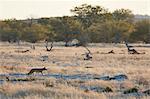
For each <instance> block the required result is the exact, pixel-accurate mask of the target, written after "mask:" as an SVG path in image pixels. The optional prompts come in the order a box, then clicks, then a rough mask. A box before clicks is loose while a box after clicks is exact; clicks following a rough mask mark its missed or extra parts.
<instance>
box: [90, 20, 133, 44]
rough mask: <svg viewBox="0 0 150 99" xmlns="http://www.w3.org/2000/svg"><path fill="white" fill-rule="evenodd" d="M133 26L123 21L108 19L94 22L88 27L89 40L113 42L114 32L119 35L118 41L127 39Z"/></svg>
mask: <svg viewBox="0 0 150 99" xmlns="http://www.w3.org/2000/svg"><path fill="white" fill-rule="evenodd" d="M133 30H134V26H133V25H132V24H129V23H128V22H124V21H115V20H110V21H106V22H103V23H95V24H93V25H92V26H91V27H90V28H89V34H90V37H91V41H93V42H105V43H108V42H114V41H115V35H116V33H117V34H118V35H119V42H120V41H123V40H124V39H127V38H128V37H129V35H130V33H131V32H133Z"/></svg>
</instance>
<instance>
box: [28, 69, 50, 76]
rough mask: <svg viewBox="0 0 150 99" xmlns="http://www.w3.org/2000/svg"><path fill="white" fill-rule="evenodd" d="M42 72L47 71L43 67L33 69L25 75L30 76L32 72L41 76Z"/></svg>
mask: <svg viewBox="0 0 150 99" xmlns="http://www.w3.org/2000/svg"><path fill="white" fill-rule="evenodd" d="M44 70H47V69H46V68H45V67H44V68H33V69H31V70H30V72H29V73H27V75H31V74H33V73H34V72H36V73H41V74H43V71H44Z"/></svg>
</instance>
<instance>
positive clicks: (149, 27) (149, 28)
mask: <svg viewBox="0 0 150 99" xmlns="http://www.w3.org/2000/svg"><path fill="white" fill-rule="evenodd" d="M130 41H132V42H136V41H144V42H145V43H150V20H148V19H146V20H142V21H138V22H136V23H135V31H134V32H133V33H132V34H131V36H130Z"/></svg>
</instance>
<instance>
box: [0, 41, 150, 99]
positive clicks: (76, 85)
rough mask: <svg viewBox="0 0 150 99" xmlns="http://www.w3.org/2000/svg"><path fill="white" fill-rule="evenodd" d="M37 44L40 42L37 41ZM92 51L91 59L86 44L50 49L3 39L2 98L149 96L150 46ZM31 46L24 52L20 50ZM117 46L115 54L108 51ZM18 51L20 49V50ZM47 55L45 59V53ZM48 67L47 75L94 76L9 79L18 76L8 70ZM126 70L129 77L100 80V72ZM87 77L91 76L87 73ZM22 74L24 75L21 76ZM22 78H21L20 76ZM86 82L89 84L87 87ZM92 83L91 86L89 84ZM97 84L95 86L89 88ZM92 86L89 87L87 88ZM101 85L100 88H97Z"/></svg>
mask: <svg viewBox="0 0 150 99" xmlns="http://www.w3.org/2000/svg"><path fill="white" fill-rule="evenodd" d="M37 45H38V44H37ZM88 48H89V49H90V51H91V52H92V57H93V58H92V59H91V60H84V55H83V54H84V53H85V52H87V50H86V49H85V48H83V47H62V46H57V47H55V46H54V48H53V49H52V51H51V52H47V51H46V49H45V47H43V46H36V48H35V50H33V49H31V48H30V46H28V45H26V46H24V45H21V46H16V45H15V44H14V45H13V44H8V43H7V44H6V43H1V45H0V68H1V69H0V75H1V76H0V80H1V84H0V93H1V95H0V97H2V98H8V97H9V98H26V99H30V98H33V99H34V98H35V99H37V98H39V99H42V98H48V97H52V99H116V98H117V99H120V98H123V99H126V98H129V99H130V98H131V99H132V98H137V97H138V98H139V97H140V98H144V99H148V98H149V96H146V95H143V94H140V92H143V91H144V90H147V89H150V76H149V75H150V48H144V47H137V48H136V47H135V49H136V50H137V51H139V52H141V53H143V52H145V54H137V55H132V54H128V52H127V49H126V48H125V46H120V45H118V46H116V47H114V46H112V45H111V46H109V44H108V45H107V47H98V46H92V47H88ZM25 50H29V52H25V53H22V52H20V51H25ZM110 50H114V52H115V54H106V53H107V52H109V51H110ZM18 51H19V52H18ZM45 56H46V57H48V58H47V59H46V60H45V61H43V57H45ZM42 67H46V68H47V69H48V70H47V71H44V72H43V73H44V75H50V74H58V75H68V76H65V77H66V78H67V77H69V75H80V76H81V75H85V76H86V75H92V77H93V79H88V78H87V79H86V80H85V79H82V78H81V77H79V78H80V79H78V76H77V79H63V78H61V77H59V78H57V77H55V76H41V74H35V75H34V74H33V75H31V76H25V77H24V78H29V79H31V78H34V79H36V80H34V81H32V80H31V81H27V82H19V81H18V82H17V81H16V82H15V83H13V82H11V81H8V79H7V77H9V79H10V80H11V79H16V78H15V77H13V76H12V77H11V76H10V75H9V74H24V75H26V73H28V72H29V71H30V69H32V68H42ZM117 74H124V75H126V76H127V77H128V79H126V80H123V81H116V80H109V81H105V80H99V79H94V77H97V76H106V75H109V76H113V75H117ZM87 77H88V76H87ZM20 78H21V77H20ZM20 78H19V79H20ZM85 86H86V87H85ZM89 86H90V87H89ZM93 86H94V87H95V86H96V88H97V89H96V90H94V89H90V88H91V87H93ZM99 87H100V88H107V87H109V88H111V89H112V92H101V91H99V90H100V88H99ZM134 87H136V88H138V90H139V91H138V92H139V93H138V95H137V93H136V94H135V93H134V94H123V92H124V91H125V90H127V89H130V88H134ZM88 88H89V89H88ZM98 88H99V89H98ZM139 94H140V95H139Z"/></svg>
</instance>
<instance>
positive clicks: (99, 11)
mask: <svg viewBox="0 0 150 99" xmlns="http://www.w3.org/2000/svg"><path fill="white" fill-rule="evenodd" d="M71 12H72V13H73V16H64V17H51V18H40V19H32V18H31V19H27V20H16V19H9V20H4V21H0V40H1V41H9V42H12V41H14V42H15V41H19V40H22V41H27V42H32V43H35V42H37V41H42V40H45V39H47V40H49V41H64V42H66V43H65V45H66V46H67V45H68V42H69V41H71V40H73V39H77V40H78V41H79V42H80V44H86V43H88V42H106V43H109V42H113V43H119V42H122V41H124V40H128V41H130V42H138V41H143V42H145V43H150V20H149V19H145V20H140V21H136V22H135V21H134V15H133V14H132V12H131V11H130V10H128V9H117V10H115V11H114V12H109V11H108V9H105V8H103V7H101V6H91V5H87V4H83V5H81V6H79V7H75V8H73V9H71Z"/></svg>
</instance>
